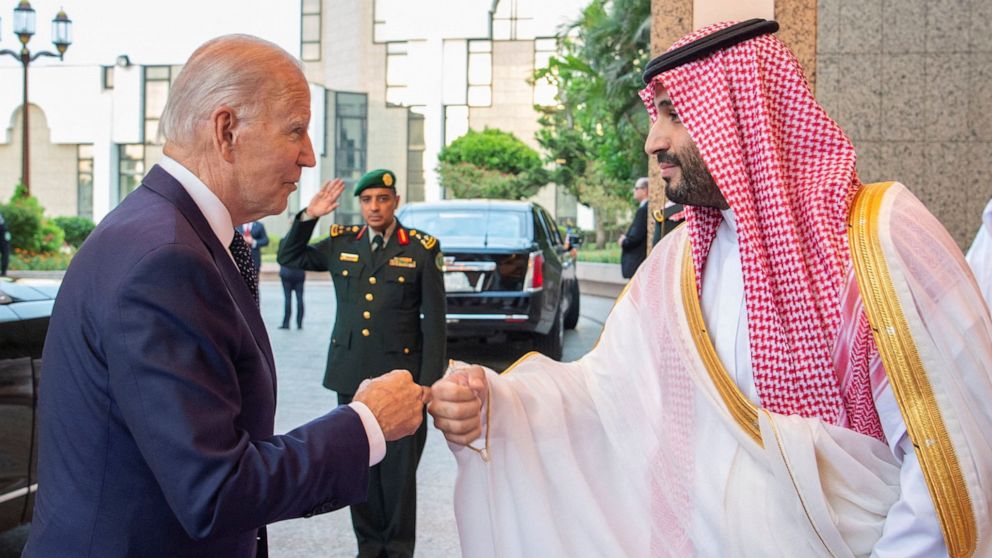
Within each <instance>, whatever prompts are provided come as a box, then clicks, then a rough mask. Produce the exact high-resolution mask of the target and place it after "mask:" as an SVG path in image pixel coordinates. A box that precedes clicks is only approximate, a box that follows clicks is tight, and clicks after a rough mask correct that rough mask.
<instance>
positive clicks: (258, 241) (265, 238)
mask: <svg viewBox="0 0 992 558" xmlns="http://www.w3.org/2000/svg"><path fill="white" fill-rule="evenodd" d="M255 232H257V233H258V234H252V238H254V239H255V247H256V248H262V247H264V246H268V245H269V235H268V233H266V232H265V225H263V224H262V222H261V221H258V222H256V223H255V229H254V231H253V233H255Z"/></svg>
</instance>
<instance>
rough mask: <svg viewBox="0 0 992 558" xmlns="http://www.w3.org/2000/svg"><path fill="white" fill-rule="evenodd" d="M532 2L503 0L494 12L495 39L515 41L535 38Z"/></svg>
mask: <svg viewBox="0 0 992 558" xmlns="http://www.w3.org/2000/svg"><path fill="white" fill-rule="evenodd" d="M531 4H532V3H531V2H520V1H519V0H501V1H500V2H499V3H498V4H497V5H496V11H495V12H493V14H492V24H493V25H492V28H493V39H495V40H498V41H515V40H518V39H533V38H534V29H535V28H534V23H535V22H534V18H533V17H531V13H530V9H529V8H530V6H531Z"/></svg>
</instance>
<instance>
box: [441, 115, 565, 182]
mask: <svg viewBox="0 0 992 558" xmlns="http://www.w3.org/2000/svg"><path fill="white" fill-rule="evenodd" d="M438 162H439V166H438V173H439V175H440V178H441V185H442V186H444V187H445V188H446V189H448V190H449V191H450V192H451V193H452V194H453V195H454V197H456V198H501V199H511V200H513V199H524V198H527V197H530V196H532V195H534V193H536V192H537V189H538V188H540V187H541V186H543V185H544V184H546V183H547V173H546V172H545V171H544V168H543V167H542V166H541V157H540V156H539V155H538V154H537V151H534V150H533V149H531V148H530V147H529V146H528V145H527V144H525V143H524V142H522V141H520V140H519V139H518V138H517V137H516V136H514V135H513V134H511V133H509V132H504V131H502V130H497V129H495V128H486V129H485V130H483V131H481V132H477V131H475V130H469V131H468V133H466V134H465V135H463V136H461V137H459V138H458V139H456V140H455V141H453V142H451V145H449V146H447V147H445V148H444V149H442V150H441V153H439V154H438Z"/></svg>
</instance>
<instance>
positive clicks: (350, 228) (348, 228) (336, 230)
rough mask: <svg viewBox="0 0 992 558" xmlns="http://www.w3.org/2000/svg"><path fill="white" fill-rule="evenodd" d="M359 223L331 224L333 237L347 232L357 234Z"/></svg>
mask: <svg viewBox="0 0 992 558" xmlns="http://www.w3.org/2000/svg"><path fill="white" fill-rule="evenodd" d="M359 228H360V227H359V226H358V225H338V224H334V225H331V238H336V237H339V236H343V235H346V234H355V233H357V232H358V230H359Z"/></svg>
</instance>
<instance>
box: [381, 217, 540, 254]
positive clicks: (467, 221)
mask: <svg viewBox="0 0 992 558" xmlns="http://www.w3.org/2000/svg"><path fill="white" fill-rule="evenodd" d="M526 217H527V214H526V213H521V212H519V211H509V210H491V209H485V208H480V209H472V208H452V209H448V208H424V209H409V210H407V211H406V212H404V213H403V214H402V215H401V216H400V219H402V221H403V224H404V225H405V226H407V227H410V228H414V229H422V230H424V231H426V232H427V233H429V234H431V235H434V236H436V237H437V238H438V239H439V240H440V241H441V245H442V246H461V245H466V244H469V245H483V246H490V247H516V246H521V245H523V244H529V243H530V242H531V237H532V235H531V229H530V226H529V223H528V222H527V218H526Z"/></svg>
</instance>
